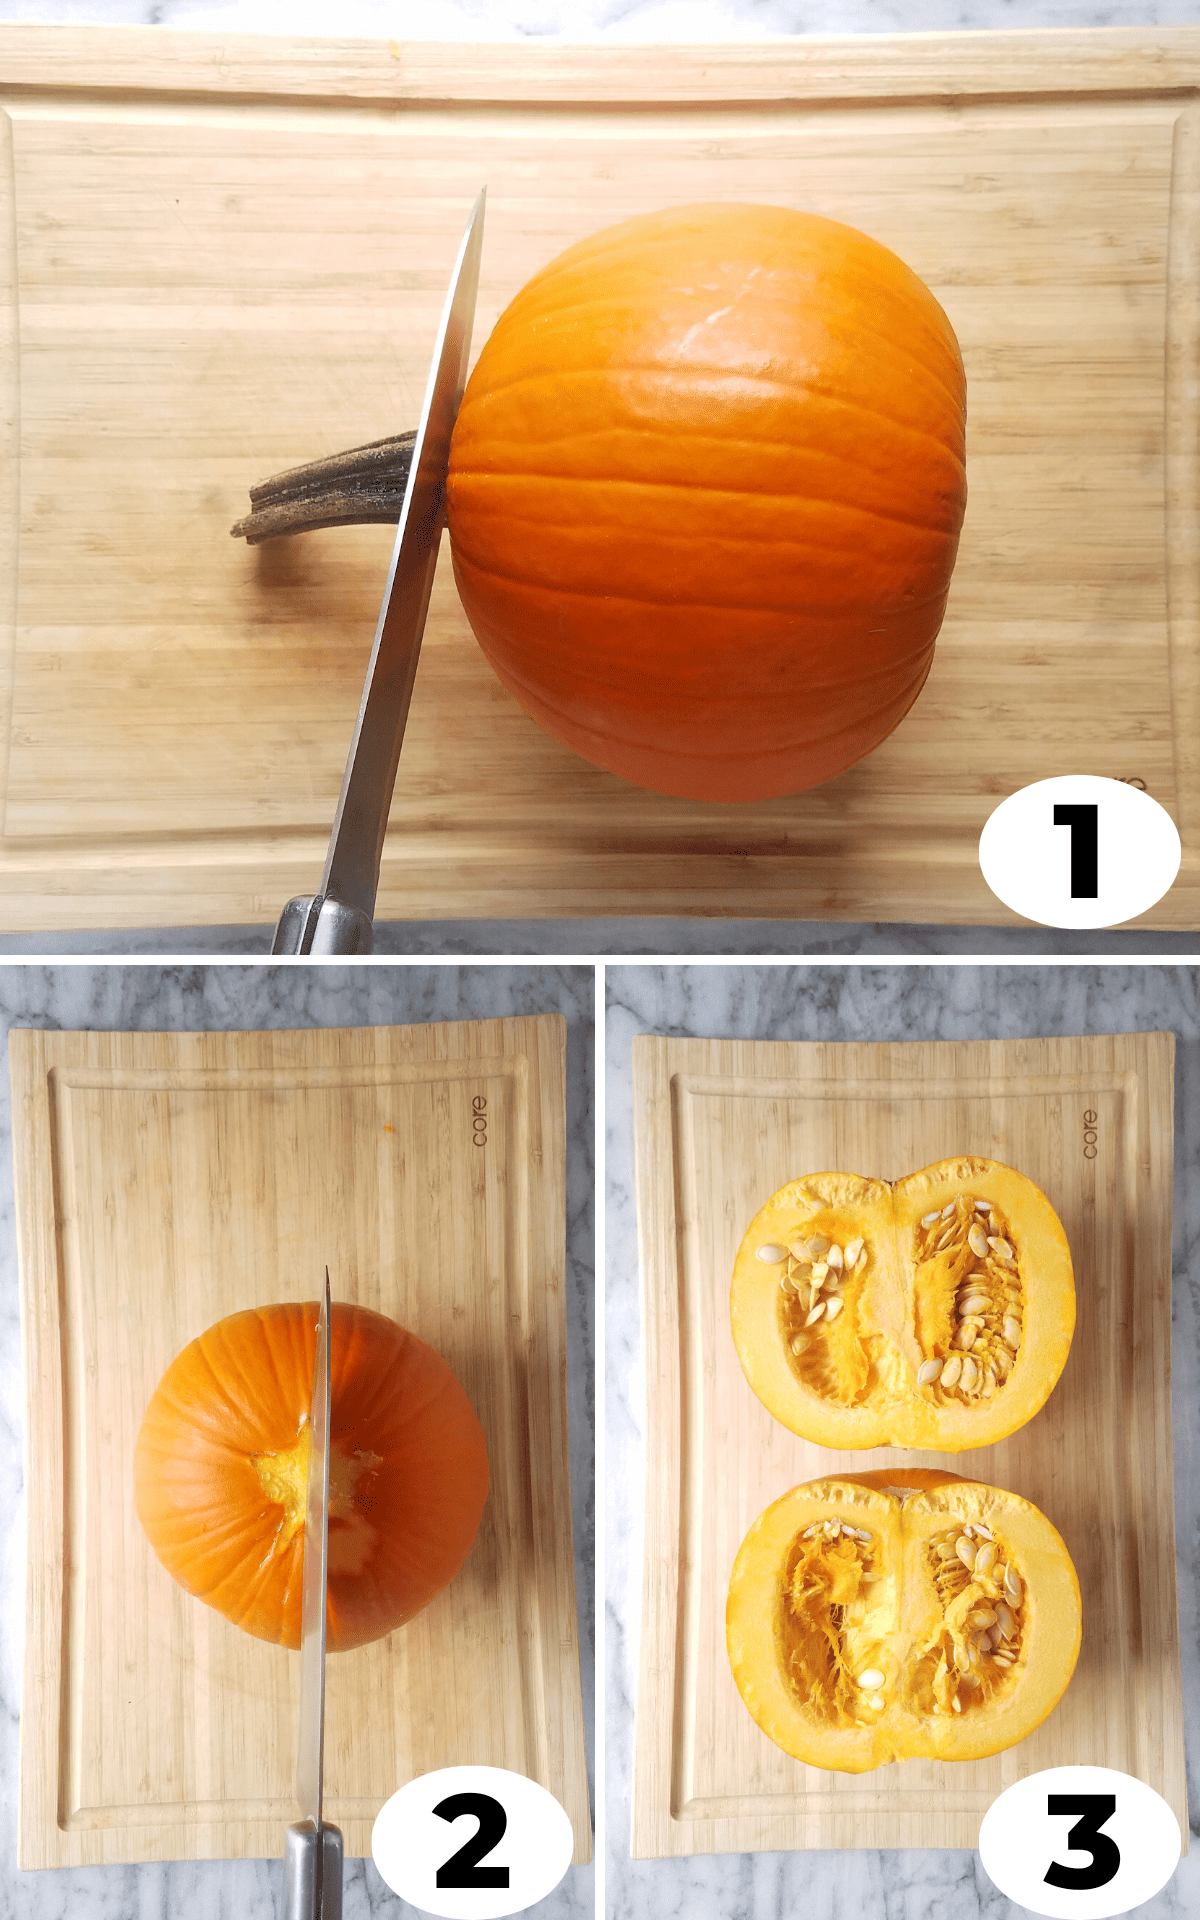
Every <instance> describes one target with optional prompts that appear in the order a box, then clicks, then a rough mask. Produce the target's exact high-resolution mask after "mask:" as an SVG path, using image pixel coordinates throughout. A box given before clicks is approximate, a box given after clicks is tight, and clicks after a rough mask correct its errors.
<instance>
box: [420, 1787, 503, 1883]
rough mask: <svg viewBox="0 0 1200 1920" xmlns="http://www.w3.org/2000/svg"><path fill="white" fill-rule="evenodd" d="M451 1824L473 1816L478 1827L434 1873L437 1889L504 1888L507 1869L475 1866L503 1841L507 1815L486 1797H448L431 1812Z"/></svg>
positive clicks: (482, 1794)
mask: <svg viewBox="0 0 1200 1920" xmlns="http://www.w3.org/2000/svg"><path fill="white" fill-rule="evenodd" d="M433 1811H434V1812H435V1813H436V1814H438V1815H439V1816H440V1818H441V1819H443V1820H449V1821H450V1822H451V1823H452V1824H453V1822H454V1821H455V1820H457V1819H459V1818H460V1816H461V1815H462V1814H464V1813H472V1814H474V1816H475V1818H476V1820H478V1822H479V1825H478V1827H477V1828H476V1829H475V1832H474V1833H473V1834H472V1835H471V1838H470V1839H469V1840H468V1841H467V1843H466V1845H465V1846H462V1847H460V1848H459V1850H458V1852H457V1853H452V1854H451V1855H450V1858H449V1859H448V1860H445V1861H443V1863H442V1865H441V1866H440V1867H439V1868H438V1870H437V1884H438V1886H439V1887H506V1886H507V1885H508V1868H507V1867H481V1866H480V1865H479V1862H480V1861H481V1860H482V1859H483V1858H484V1857H485V1855H487V1854H489V1853H490V1852H491V1851H492V1848H493V1847H498V1846H499V1845H500V1842H501V1841H502V1840H503V1838H504V1829H505V1828H506V1827H507V1825H508V1815H507V1814H506V1813H505V1811H504V1808H503V1807H502V1806H501V1805H500V1802H499V1801H498V1800H493V1799H492V1796H491V1794H490V1793H452V1794H450V1795H449V1797H448V1798H447V1799H445V1800H439V1801H438V1804H437V1806H436V1807H435V1808H434V1810H433Z"/></svg>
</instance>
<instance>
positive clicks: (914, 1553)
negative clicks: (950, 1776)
mask: <svg viewBox="0 0 1200 1920" xmlns="http://www.w3.org/2000/svg"><path fill="white" fill-rule="evenodd" d="M726 1625H727V1640H728V1649H729V1658H730V1664H731V1667H732V1670H733V1675H734V1679H735V1680H736V1682H737V1685H738V1688H739V1691H740V1692H741V1694H742V1697H743V1699H744V1700H745V1703H746V1705H747V1707H748V1708H749V1710H750V1712H751V1714H752V1715H753V1717H754V1719H755V1720H756V1721H757V1723H758V1725H759V1726H760V1727H761V1728H762V1729H763V1731H764V1732H765V1733H767V1734H768V1735H769V1737H770V1738H771V1739H772V1740H774V1741H775V1743H776V1744H777V1745H778V1746H780V1747H782V1748H783V1749H784V1750H785V1751H786V1752H788V1753H790V1754H792V1755H794V1756H795V1757H796V1758H797V1759H800V1760H803V1761H806V1762H807V1763H808V1764H809V1765H812V1766H823V1767H829V1768H832V1769H834V1770H837V1771H844V1772H855V1773H856V1772H863V1771H866V1770H868V1769H870V1768H873V1767H877V1766H880V1765H882V1764H884V1763H885V1762H887V1761H890V1760H895V1759H905V1758H913V1757H917V1756H928V1757H932V1758H937V1759H943V1760H955V1759H960V1760H961V1759H979V1758H982V1757H984V1756H985V1755H986V1754H989V1753H996V1752H999V1751H1001V1750H1002V1749H1003V1748H1005V1747H1008V1746H1011V1745H1013V1744H1015V1742H1016V1741H1017V1740H1020V1739H1023V1738H1024V1737H1025V1735H1026V1734H1028V1733H1030V1732H1032V1730H1033V1728H1034V1727H1035V1726H1037V1725H1039V1724H1040V1723H1041V1721H1042V1720H1043V1719H1044V1718H1045V1717H1046V1715H1047V1714H1048V1713H1049V1712H1050V1711H1051V1709H1052V1708H1053V1707H1054V1706H1055V1705H1056V1704H1057V1702H1058V1700H1059V1699H1060V1698H1061V1696H1062V1693H1063V1692H1064V1691H1065V1689H1066V1686H1067V1684H1068V1682H1069V1680H1070V1678H1071V1674H1072V1671H1073V1669H1074V1666H1075V1660H1076V1657H1077V1655H1078V1650H1079V1644H1080V1629H1081V1609H1080V1602H1079V1586H1078V1581H1077V1580H1076V1577H1075V1571H1074V1568H1073V1566H1072V1564H1071V1560H1070V1556H1069V1555H1068V1553H1067V1550H1066V1548H1065V1546H1064V1545H1063V1542H1062V1540H1061V1539H1060V1538H1059V1535H1058V1534H1057V1532H1056V1531H1055V1529H1054V1528H1053V1527H1052V1526H1051V1524H1050V1522H1049V1521H1048V1520H1047V1519H1046V1518H1045V1516H1044V1515H1043V1514H1041V1513H1040V1512H1039V1511H1038V1509H1037V1508H1036V1507H1034V1506H1032V1505H1031V1504H1030V1503H1029V1502H1028V1501H1025V1500H1022V1499H1021V1498H1020V1497H1019V1496H1017V1495H1015V1494H1011V1493H1006V1492H1004V1491H1002V1490H1001V1489H999V1488H995V1487H988V1486H984V1485H982V1484H980V1483H977V1482H971V1481H965V1480H960V1479H959V1478H958V1477H957V1476H956V1475H953V1474H947V1473H942V1472H935V1471H930V1470H916V1469H903V1470H902V1471H901V1472H900V1473H898V1474H893V1473H889V1472H874V1473H863V1474H850V1475H844V1476H834V1477H831V1478H829V1479H826V1480H818V1481H812V1482H809V1483H808V1484H807V1485H805V1486H802V1487H796V1488H794V1489H793V1490H792V1492H791V1493H789V1494H786V1495H785V1496H784V1497H783V1499H781V1500H778V1501H776V1502H775V1503H774V1505H772V1506H771V1507H769V1508H768V1509H767V1510H766V1512H765V1513H764V1514H762V1515H760V1517H759V1519H758V1520H756V1521H755V1523H754V1525H753V1526H752V1527H751V1529H750V1531H749V1533H748V1534H747V1535H746V1538H745V1540H744V1541H743V1542H742V1546H741V1548H740V1549H739V1552H738V1555H737V1559H736V1561H735V1563H734V1569H733V1574H732V1577H731V1580H730V1586H729V1602H728V1609H727V1616H726Z"/></svg>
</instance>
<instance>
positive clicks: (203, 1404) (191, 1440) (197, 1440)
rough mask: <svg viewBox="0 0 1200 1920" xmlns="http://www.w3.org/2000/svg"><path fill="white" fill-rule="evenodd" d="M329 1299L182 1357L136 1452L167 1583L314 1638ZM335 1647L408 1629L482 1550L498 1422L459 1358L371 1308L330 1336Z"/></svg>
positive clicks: (267, 1634)
mask: <svg viewBox="0 0 1200 1920" xmlns="http://www.w3.org/2000/svg"><path fill="white" fill-rule="evenodd" d="M319 1315H320V1306H319V1303H318V1302H316V1301H313V1302H311V1303H308V1304H305V1305H303V1306H300V1305H296V1306H272V1307H261V1308H256V1309H254V1310H253V1311H251V1312H247V1313H235V1314H232V1315H231V1316H230V1317H229V1318H228V1319H225V1320H221V1321H218V1323H217V1325H216V1326H214V1327H210V1328H209V1329H208V1331H207V1333H202V1334H201V1335H200V1337H199V1339H197V1340H193V1341H192V1342H191V1344H190V1346H187V1347H185V1348H184V1350H183V1352H182V1353H180V1354H179V1355H177V1357H176V1358H175V1359H174V1360H173V1361H172V1362H171V1365H170V1366H169V1367H168V1368H167V1371H166V1372H165V1374H164V1375H163V1377H162V1379H161V1380H160V1381H159V1384H158V1386H157V1387H156V1389H155V1391H154V1394H153V1397H152V1398H151V1401H150V1404H149V1406H148V1407H147V1409H146V1414H145V1418H144V1419H143V1421H142V1426H141V1431H140V1433H139V1434H138V1440H137V1446H136V1449H135V1452H134V1484H135V1495H136V1502H137V1513H138V1518H139V1520H140V1521H141V1523H142V1526H143V1528H144V1530H145V1532H146V1536H147V1538H148V1539H149V1541H150V1544H151V1546H152V1547H153V1549H154V1551H155V1553H156V1554H157V1555H158V1557H159V1559H160V1560H161V1561H162V1563H163V1565H164V1567H165V1568H166V1569H167V1572H168V1573H169V1574H170V1575H171V1576H172V1578H173V1579H175V1580H177V1581H178V1582H179V1585H180V1586H181V1587H183V1588H184V1589H185V1591H186V1592H188V1593H191V1594H194V1595H195V1596H196V1597H197V1599H200V1600H203V1601H204V1602H205V1603H206V1604H207V1605H208V1606H210V1607H215V1608H216V1610H217V1612H218V1613H222V1614H224V1615H225V1618H226V1619H227V1620H231V1621H232V1622H233V1623H234V1625H235V1626H238V1627H242V1628H244V1629H245V1631H246V1632H247V1633H252V1634H255V1635H256V1636H257V1637H258V1638H259V1639H261V1640H271V1641H275V1642H276V1643H278V1644H279V1645H281V1646H285V1647H298V1646H299V1644H300V1600H301V1587H302V1576H303V1567H304V1504H305V1489H306V1484H307V1475H308V1457H309V1451H310V1446H309V1424H308V1416H309V1412H310V1402H311V1396H312V1376H313V1362H314V1358H315V1354H316V1334H317V1321H318V1318H319ZM330 1395H331V1403H332V1418H331V1427H330V1453H329V1598H328V1611H327V1644H328V1647H329V1650H330V1651H331V1652H340V1651H343V1650H345V1649H346V1648H349V1647H357V1646H362V1645H363V1644H364V1643H365V1642H366V1641H368V1640H377V1639H379V1638H380V1637H381V1636H382V1635H383V1634H386V1633H390V1632H391V1631H392V1629H393V1628H394V1627H399V1626H403V1624H404V1622H405V1621H406V1620H410V1619H411V1618H412V1616H413V1615H414V1614H415V1613H419V1612H420V1610H421V1608H422V1607H424V1606H426V1605H427V1604H428V1602H429V1601H430V1600H432V1599H433V1597H434V1595H435V1594H436V1593H438V1592H440V1590H441V1589H442V1588H443V1587H444V1586H446V1585H447V1583H448V1582H449V1581H450V1580H452V1579H453V1578H454V1576H455V1574H456V1573H457V1572H458V1570H459V1568H460V1567H461V1566H462V1563H463V1561H464V1560H465V1559H466V1557H467V1554H468V1553H469V1552H470V1549H471V1545H472V1542H473V1541H474V1539H475V1535H476V1532H477V1530H478V1527H479V1521H480V1517H481V1515H482V1512H483V1505H484V1501H485V1499H486V1498H487V1490H488V1463H487V1450H486V1447H485V1444H484V1437H483V1429H482V1427H481V1426H480V1424H479V1421H478V1420H477V1419H476V1417H475V1413H474V1411H473V1409H472V1407H471V1404H470V1402H469V1400H468V1399H467V1396H466V1394H465V1393H464V1391H463V1389H462V1387H461V1386H460V1385H459V1383H458V1381H457V1379H456V1378H455V1376H454V1374H453V1373H452V1372H451V1371H450V1368H449V1367H448V1366H447V1365H446V1362H445V1361H444V1360H443V1359H442V1358H441V1356H440V1355H439V1354H437V1353H435V1352H434V1350H433V1348H432V1347H429V1346H426V1344H425V1342H424V1341H423V1340H418V1339H417V1337H416V1335H415V1334H412V1333H409V1332H407V1331H406V1330H405V1329H404V1328H403V1327H400V1326H397V1325H396V1323H395V1321H393V1320H389V1319H387V1318H385V1316H384V1315H383V1314H380V1313H373V1312H371V1311H370V1310H369V1309H368V1308H366V1307H357V1306H350V1305H345V1304H342V1303H335V1305H334V1308H333V1318H332V1321H331V1325H330Z"/></svg>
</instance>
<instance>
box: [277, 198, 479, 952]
mask: <svg viewBox="0 0 1200 1920" xmlns="http://www.w3.org/2000/svg"><path fill="white" fill-rule="evenodd" d="M486 197H487V189H486V188H484V190H483V192H481V193H480V195H479V198H478V200H476V202H475V205H474V207H473V208H472V210H471V218H470V220H469V221H468V223H467V230H466V232H465V234H464V235H463V239H462V245H461V246H460V247H459V249H458V259H457V261H456V262H455V266H454V273H453V275H452V277H451V280H450V291H449V293H448V294H447V295H446V305H445V308H444V310H443V312H442V324H441V330H440V332H439V334H438V338H437V345H436V347H435V348H434V354H433V365H432V367H431V368H430V371H429V381H428V385H427V386H426V389H425V405H424V408H423V410H422V413H421V421H420V425H419V426H418V428H417V437H416V441H415V443H414V446H413V452H412V464H411V466H410V467H409V471H408V483H407V485H406V487H405V491H404V501H403V504H402V506H401V508H400V524H399V526H398V527H397V529H396V542H395V546H394V547H393V549H392V564H391V569H390V571H389V573H388V577H387V586H386V588H385V589H384V595H383V605H382V607H381V608H380V611H379V620H378V623H377V625H376V628H375V643H374V645H373V647H372V649H371V659H370V664H369V665H368V667H367V677H366V681H365V683H364V686H363V692H362V700H361V702H360V704H359V709H358V720H357V723H356V725H355V728H354V737H353V739H352V740H351V742H350V755H349V758H348V759H347V761H346V771H345V774H344V776H343V778H342V791H341V796H340V798H339V800H338V804H337V812H336V814H335V815H334V820H333V832H332V833H331V834H330V837H329V851H328V853H327V854H326V856H325V869H324V872H323V873H322V875H321V882H320V888H319V890H318V892H316V893H315V894H305V895H301V896H300V897H299V898H298V899H295V900H289V901H288V903H287V906H286V907H285V908H284V910H283V912H282V913H281V914H280V916H279V924H278V926H277V927H276V929H275V940H274V944H273V945H272V948H271V951H272V953H370V951H371V948H372V945H373V930H372V916H373V915H374V912H375V895H376V893H377V892H378V889H379V863H380V860H381V858H382V855H383V836H384V834H385V832H386V831H387V821H388V813H389V810H390V808H391V804H392V790H393V788H394V787H395V784H396V768H397V766H398V764H399V760H400V746H401V742H402V741H403V739H404V727H405V722H406V721H407V719H408V705H409V701H410V700H411V698H412V690H413V680H414V678H415V676H416V671H417V655H418V654H419V653H420V651H421V636H422V634H423V633H424V631H425V619H426V615H427V614H428V612H429V595H430V592H431V591H432V588H433V575H434V568H435V566H436V564H437V556H438V547H439V545H440V544H441V538H442V522H443V512H444V499H443V491H444V487H445V480H446V469H447V467H448V466H449V462H450V436H451V434H452V432H453V430H454V422H455V418H456V416H457V414H458V406H459V401H460V400H461V399H462V395H463V388H464V387H465V386H466V381H467V360H468V358H469V355H470V351H471V329H472V326H473V325H474V320H475V297H476V294H477V292H478V288H479V257H480V253H481V251H482V248H483V208H484V201H485V199H486Z"/></svg>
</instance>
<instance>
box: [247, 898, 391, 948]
mask: <svg viewBox="0 0 1200 1920" xmlns="http://www.w3.org/2000/svg"><path fill="white" fill-rule="evenodd" d="M374 943H375V936H374V928H373V927H372V924H371V919H370V916H369V915H368V914H365V913H360V912H359V910H358V908H357V907H348V906H346V905H345V903H344V902H343V901H341V900H332V899H330V898H329V896H328V895H327V894H326V895H322V894H319V893H318V894H303V895H301V897H300V898H299V899H297V900H289V901H288V903H287V905H286V907H285V908H284V910H283V912H282V913H281V914H280V916H279V925H278V926H277V927H276V929H275V941H274V945H273V946H272V948H271V952H272V953H370V951H371V949H372V947H373V946H374Z"/></svg>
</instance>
